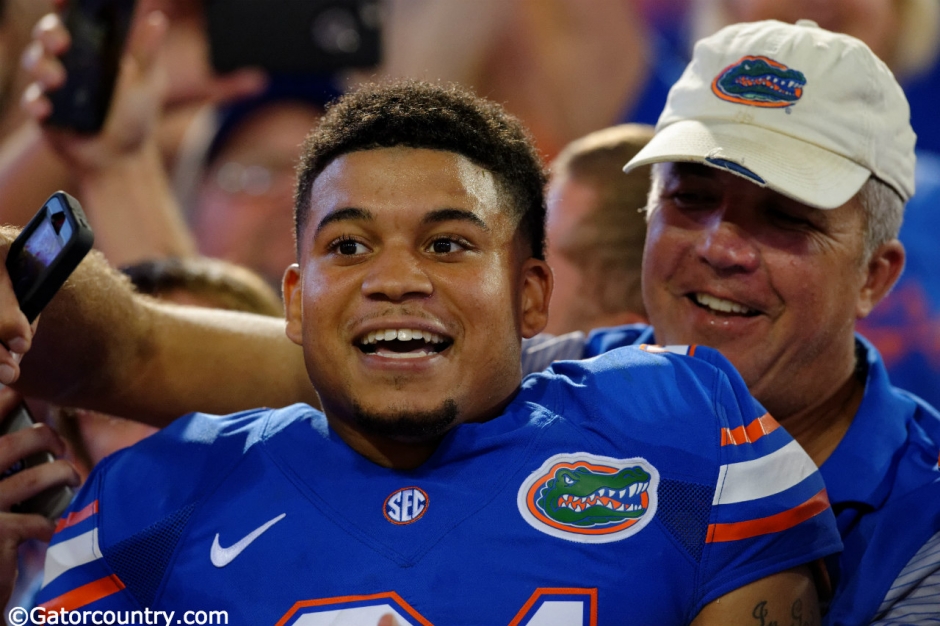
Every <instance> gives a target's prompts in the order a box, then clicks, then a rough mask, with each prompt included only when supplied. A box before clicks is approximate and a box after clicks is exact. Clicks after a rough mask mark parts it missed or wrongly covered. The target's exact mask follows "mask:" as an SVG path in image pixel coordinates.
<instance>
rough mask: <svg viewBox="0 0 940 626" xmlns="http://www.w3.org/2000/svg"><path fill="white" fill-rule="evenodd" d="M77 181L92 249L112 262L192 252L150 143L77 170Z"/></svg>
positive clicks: (193, 251)
mask: <svg viewBox="0 0 940 626" xmlns="http://www.w3.org/2000/svg"><path fill="white" fill-rule="evenodd" d="M78 182H79V189H80V192H79V193H80V197H79V200H80V201H81V202H82V205H83V207H84V208H85V212H86V214H87V215H88V218H89V220H90V221H91V224H92V227H93V228H94V230H95V244H96V247H97V248H98V249H99V250H101V251H102V252H103V253H104V255H105V257H107V259H108V261H109V262H110V263H111V264H113V265H115V266H121V265H126V264H130V263H135V262H138V261H143V260H146V259H154V258H162V257H187V256H192V255H194V254H195V253H196V245H195V243H194V241H193V237H192V235H191V234H190V232H189V228H188V226H187V225H186V222H185V220H184V219H183V216H182V213H181V211H180V208H179V206H178V204H177V202H176V199H175V198H174V196H173V193H172V191H171V190H170V185H169V181H168V180H167V175H166V172H165V171H164V169H163V164H162V161H161V157H160V153H159V150H158V148H157V146H156V144H155V143H154V142H153V141H148V142H147V143H145V144H144V145H142V146H141V147H140V149H139V150H137V151H134V152H132V153H129V154H128V155H126V156H125V157H124V158H122V159H120V160H119V161H117V162H115V163H113V164H112V165H110V166H108V167H106V168H101V169H99V170H93V171H88V172H83V173H80V174H79V176H78Z"/></svg>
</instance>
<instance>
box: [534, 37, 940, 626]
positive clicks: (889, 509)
mask: <svg viewBox="0 0 940 626" xmlns="http://www.w3.org/2000/svg"><path fill="white" fill-rule="evenodd" d="M914 142H915V136H914V133H913V131H912V129H911V127H910V123H909V110H908V105H907V101H906V100H905V97H904V94H903V92H902V91H901V88H900V87H899V86H898V84H897V82H896V81H895V79H894V77H893V76H892V74H891V72H890V71H889V70H888V68H887V67H886V66H885V65H884V64H883V63H882V62H881V61H880V60H879V59H878V58H877V57H875V55H874V54H872V53H871V51H870V50H869V49H868V48H867V47H866V46H865V45H864V44H863V43H862V42H860V41H858V40H857V39H854V38H852V37H848V36H846V35H840V34H835V33H831V32H829V31H825V30H823V29H820V28H818V27H817V26H816V25H815V24H814V23H812V22H809V21H801V22H799V23H797V24H796V25H790V24H784V23H781V22H776V21H766V22H756V23H750V24H738V25H734V26H730V27H727V28H725V29H723V30H721V31H720V32H718V33H716V34H715V35H713V36H711V37H708V38H706V39H703V40H701V41H699V42H698V44H697V45H696V47H695V53H694V57H693V59H692V61H691V63H690V64H689V66H688V67H687V68H686V71H685V73H684V74H683V76H682V77H681V79H680V80H679V81H678V82H677V83H676V84H675V85H674V86H673V88H672V90H671V92H670V95H669V99H668V102H667V104H666V107H665V109H664V111H663V113H662V116H661V117H660V120H659V123H658V124H657V131H656V135H655V136H654V138H653V139H652V140H651V141H650V143H649V144H648V145H647V146H646V147H645V148H644V149H643V150H642V151H641V152H640V153H639V154H638V155H637V156H636V157H635V158H633V159H632V160H631V161H630V162H629V163H628V164H627V166H626V167H625V168H624V169H625V170H626V171H631V170H633V169H634V168H636V167H640V166H648V165H651V164H652V165H653V174H652V186H651V191H650V197H649V203H648V207H647V210H648V221H649V224H648V235H647V240H646V248H645V253H644V258H643V296H644V302H645V304H646V308H647V313H648V315H649V319H650V320H651V323H652V327H629V328H621V329H611V330H602V331H598V332H595V333H594V334H593V335H592V336H591V337H590V338H589V340H588V343H587V346H586V348H582V345H581V342H579V341H578V340H577V338H576V337H575V338H573V341H572V342H571V349H570V350H569V351H568V354H567V355H566V356H568V357H574V358H577V357H582V356H591V355H594V354H597V353H600V352H603V351H605V350H607V349H610V348H611V347H614V346H618V345H624V344H630V343H654V342H658V343H667V344H668V343H700V344H704V345H708V346H711V347H714V348H717V349H719V350H720V351H721V352H722V353H723V354H724V355H725V356H726V357H728V358H729V359H730V360H731V362H732V363H733V364H734V365H735V366H736V367H737V368H738V370H739V371H740V372H741V374H742V376H743V377H744V380H745V381H746V382H747V384H748V387H749V389H750V390H751V392H752V393H754V395H755V397H757V398H758V399H759V400H760V401H761V402H762V403H763V404H764V405H765V406H766V407H767V408H768V409H769V410H770V412H771V413H772V414H773V415H774V416H775V417H776V418H777V420H778V421H779V422H780V423H781V424H782V425H783V426H784V427H785V428H787V429H788V430H789V431H790V432H791V433H792V434H793V436H794V437H795V438H796V439H797V441H799V442H800V444H801V445H802V446H803V447H804V448H805V449H806V450H807V452H809V454H810V456H811V457H812V458H813V460H814V461H815V462H816V463H817V464H818V465H819V466H820V469H821V471H822V473H823V477H824V479H825V481H826V485H827V488H828V492H829V497H830V500H831V501H832V503H833V508H834V510H835V512H836V515H837V519H838V522H839V528H840V532H841V533H842V536H843V541H844V542H845V551H844V552H843V554H842V555H841V557H839V558H837V559H836V558H833V559H829V562H828V565H829V570H830V574H831V576H832V577H833V581H834V583H835V597H834V599H833V603H832V606H831V610H830V613H829V615H828V617H827V620H828V623H830V624H862V623H869V622H872V621H873V620H875V621H879V620H888V621H890V620H893V619H900V620H903V621H904V623H913V622H915V621H917V620H918V619H921V618H930V616H933V619H936V617H937V614H938V613H940V609H938V605H937V603H936V602H935V601H934V602H931V601H930V600H927V601H925V600H923V598H924V596H929V594H930V593H931V590H935V589H937V585H938V584H940V534H937V531H938V530H940V472H938V468H937V460H938V451H940V420H938V415H937V413H936V411H934V409H932V408H931V407H929V406H928V405H926V403H924V402H922V401H920V400H919V399H917V398H914V397H912V396H910V395H908V394H906V393H904V392H901V391H900V390H897V389H896V388H894V387H892V386H891V385H890V383H889V381H888V379H887V375H886V373H885V369H884V365H883V363H882V361H881V358H880V356H879V355H878V353H877V351H876V350H875V349H874V348H873V347H872V346H871V345H870V344H869V343H868V342H867V341H865V340H864V339H863V338H862V337H860V336H858V335H856V334H855V333H854V329H855V323H856V322H857V320H859V319H861V318H863V317H865V316H866V315H867V314H868V313H869V312H870V311H871V310H872V308H873V307H874V306H875V305H876V304H877V303H878V302H879V300H880V299H881V298H882V297H883V296H884V295H885V294H886V293H887V292H888V291H889V290H890V289H891V287H892V285H893V284H894V283H895V281H896V280H897V278H898V276H899V275H900V273H901V270H902V268H903V266H904V248H903V246H902V245H901V243H900V242H899V241H898V240H897V233H898V229H899V228H900V224H901V219H902V215H903V210H904V204H905V202H906V201H907V200H908V199H910V197H911V196H912V195H913V193H914V163H915V159H914ZM560 343H561V342H556V345H559V344H560ZM556 356H558V355H557V353H556ZM539 365H540V364H537V363H533V364H531V366H530V367H531V368H537V367H538V366H539ZM895 623H896V622H895Z"/></svg>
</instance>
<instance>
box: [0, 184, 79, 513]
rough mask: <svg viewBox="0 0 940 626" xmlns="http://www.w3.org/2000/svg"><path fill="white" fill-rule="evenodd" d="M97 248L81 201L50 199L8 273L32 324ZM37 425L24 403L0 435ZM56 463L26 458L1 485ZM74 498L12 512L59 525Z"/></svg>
mask: <svg viewBox="0 0 940 626" xmlns="http://www.w3.org/2000/svg"><path fill="white" fill-rule="evenodd" d="M93 243H94V235H93V234H92V231H91V228H90V227H89V226H88V221H87V220H86V219H85V214H84V212H83V211H82V207H81V205H80V204H79V203H78V200H76V199H75V198H73V197H72V196H70V195H68V194H67V193H65V192H63V191H59V192H56V193H54V194H52V196H50V197H49V199H48V200H46V203H45V204H44V205H43V206H42V208H41V209H39V212H38V213H37V214H36V215H35V216H34V217H33V219H31V220H30V221H29V224H27V225H26V228H24V229H23V231H22V232H21V233H20V234H19V236H18V237H17V238H16V239H15V240H14V241H13V243H12V244H11V245H10V250H9V252H8V253H7V260H6V268H7V273H8V274H9V275H10V280H11V282H12V283H13V292H14V293H15V294H16V299H17V301H18V302H19V305H20V310H21V311H23V314H24V315H26V319H28V320H29V321H30V322H32V321H33V320H35V319H36V317H37V316H38V315H39V313H40V312H41V311H42V309H43V308H44V307H45V306H46V304H48V303H49V301H50V300H51V299H52V297H53V296H54V295H55V293H56V292H57V291H58V290H59V288H60V287H61V286H62V284H63V283H64V282H65V280H66V279H67V278H68V277H69V275H70V274H71V273H72V272H73V271H74V270H75V268H76V267H77V266H78V264H79V263H80V262H81V260H82V259H83V258H85V255H86V254H88V251H89V250H90V249H91V246H92V244H93ZM33 423H34V420H33V418H32V416H31V415H30V413H29V410H28V409H27V408H26V405H25V404H23V403H20V404H19V405H18V406H17V407H16V408H15V409H14V410H13V411H12V412H11V413H10V414H9V415H7V416H6V418H5V419H3V421H2V422H0V435H5V434H7V433H10V432H14V431H17V430H20V429H23V428H29V427H30V426H31V425H32V424H33ZM54 460H55V459H54V458H53V456H52V454H50V453H49V452H41V453H38V454H33V455H31V456H28V457H26V458H23V459H20V460H19V461H18V462H17V463H15V464H14V465H13V466H12V467H10V468H9V469H7V470H6V471H5V472H4V473H3V474H2V475H0V480H2V479H3V478H6V477H8V476H10V475H12V474H15V473H16V472H19V471H22V470H24V469H27V468H29V467H34V466H36V465H40V464H42V463H51V462H52V461H54ZM73 495H74V493H73V492H72V489H71V488H70V487H68V486H66V485H63V486H60V487H51V488H49V489H47V490H45V491H43V492H42V493H39V494H37V495H36V496H34V497H32V498H30V499H29V500H25V501H23V502H20V503H19V504H16V505H14V506H13V507H12V511H13V512H14V513H39V514H41V515H44V516H46V517H47V518H49V519H51V520H56V519H57V518H58V517H59V516H60V515H62V512H63V511H65V509H66V507H67V506H68V505H69V502H71V500H72V496H73Z"/></svg>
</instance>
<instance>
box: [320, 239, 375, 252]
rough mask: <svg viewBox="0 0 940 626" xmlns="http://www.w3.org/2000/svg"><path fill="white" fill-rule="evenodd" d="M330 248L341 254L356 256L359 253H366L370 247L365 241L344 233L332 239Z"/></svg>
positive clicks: (331, 250)
mask: <svg viewBox="0 0 940 626" xmlns="http://www.w3.org/2000/svg"><path fill="white" fill-rule="evenodd" d="M328 249H329V251H330V252H335V253H336V254H339V255H340V256H355V255H357V254H365V253H366V252H368V251H369V248H367V247H366V245H365V244H364V243H362V242H361V241H358V240H356V239H353V238H352V237H350V236H348V235H343V236H342V237H339V238H338V239H335V240H334V241H332V242H331V243H330V245H329V246H328Z"/></svg>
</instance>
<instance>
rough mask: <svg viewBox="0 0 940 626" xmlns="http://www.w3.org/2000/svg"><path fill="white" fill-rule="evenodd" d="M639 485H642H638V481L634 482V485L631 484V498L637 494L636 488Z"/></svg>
mask: <svg viewBox="0 0 940 626" xmlns="http://www.w3.org/2000/svg"><path fill="white" fill-rule="evenodd" d="M639 486H640V485H638V484H637V483H633V484H632V485H630V497H631V498H632V497H633V496H635V495H636V490H637V487H639Z"/></svg>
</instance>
